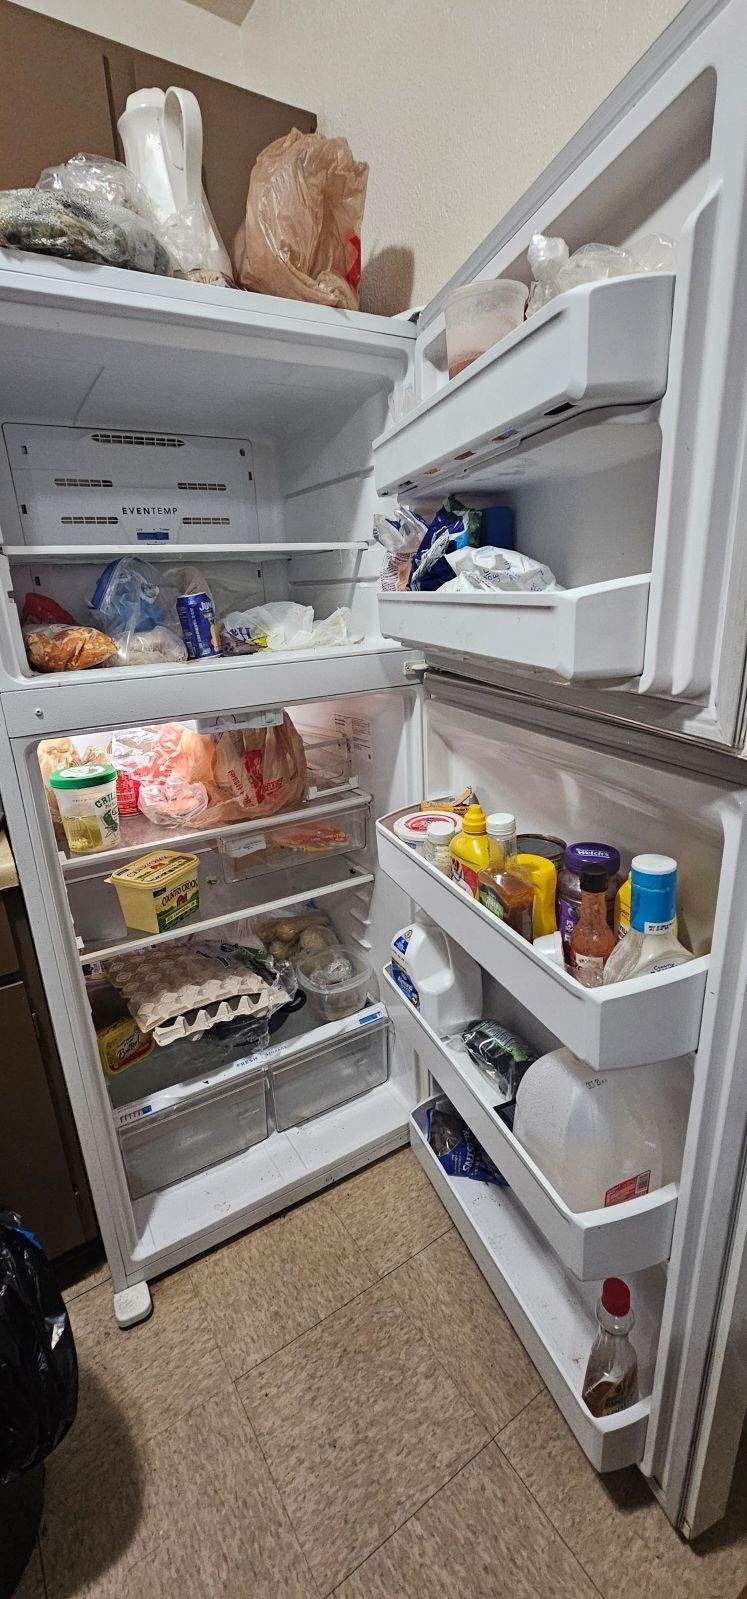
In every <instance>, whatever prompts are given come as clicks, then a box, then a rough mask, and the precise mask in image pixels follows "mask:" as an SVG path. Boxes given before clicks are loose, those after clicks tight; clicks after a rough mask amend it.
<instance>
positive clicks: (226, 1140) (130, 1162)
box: [117, 1071, 268, 1199]
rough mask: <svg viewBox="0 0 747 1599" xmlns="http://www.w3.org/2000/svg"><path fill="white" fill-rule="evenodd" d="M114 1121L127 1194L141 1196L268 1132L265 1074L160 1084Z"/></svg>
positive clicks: (244, 1147) (213, 1162)
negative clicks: (176, 1085)
mask: <svg viewBox="0 0 747 1599" xmlns="http://www.w3.org/2000/svg"><path fill="white" fill-rule="evenodd" d="M117 1120H118V1135H119V1143H120V1148H121V1150H122V1157H123V1160H124V1164H125V1171H126V1173H127V1184H128V1187H129V1190H130V1195H131V1197H132V1198H133V1199H142V1198H143V1197H144V1196H145V1195H146V1194H152V1193H156V1192H158V1191H159V1190H160V1189H163V1188H169V1187H171V1185H172V1184H173V1183H179V1182H181V1181H182V1180H183V1179H184V1178H185V1177H191V1176H192V1174H193V1173H194V1172H199V1171H205V1170H206V1169H207V1168H209V1167H210V1166H215V1165H217V1164H218V1162H219V1161H223V1160H228V1159H230V1157H231V1156H232V1155H238V1154H240V1153H241V1152H243V1151H244V1150H247V1149H251V1148H252V1147H253V1146H254V1145H255V1144H259V1143H261V1142H262V1140H263V1139H265V1138H266V1137H267V1131H268V1128H267V1102H266V1088H265V1079H264V1075H263V1073H262V1072H259V1073H257V1072H256V1071H253V1074H252V1075H250V1076H248V1077H243V1076H240V1077H239V1079H238V1081H235V1080H233V1079H231V1078H229V1080H228V1081H227V1082H225V1083H223V1084H218V1085H215V1086H212V1087H208V1088H205V1087H204V1086H203V1087H199V1086H198V1087H196V1088H189V1087H186V1086H185V1085H182V1086H181V1088H175V1089H164V1090H162V1091H161V1093H159V1094H155V1095H153V1098H152V1100H151V1101H150V1102H149V1103H146V1104H140V1105H139V1106H137V1107H135V1108H133V1109H129V1110H128V1109H124V1110H122V1111H121V1112H120V1113H119V1116H118V1118H117Z"/></svg>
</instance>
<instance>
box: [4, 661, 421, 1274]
mask: <svg viewBox="0 0 747 1599" xmlns="http://www.w3.org/2000/svg"><path fill="white" fill-rule="evenodd" d="M287 710H288V713H289V715H290V716H291V719H292V720H293V722H294V724H295V725H296V726H297V728H298V729H299V730H300V731H301V732H302V736H303V738H304V743H305V748H306V750H307V761H308V768H309V775H310V783H309V790H310V796H311V797H309V798H308V799H307V800H306V801H305V802H304V803H303V804H302V805H300V806H296V808H295V809H294V810H292V811H286V813H285V814H283V813H280V814H279V815H278V816H277V817H270V818H267V819H266V820H260V821H259V822H256V821H254V822H237V823H234V824H226V825H222V826H219V827H218V828H217V829H214V830H212V831H211V828H210V826H209V825H207V826H204V825H200V826H197V827H196V828H195V829H194V830H193V832H192V833H190V832H189V831H188V830H185V829H184V827H180V828H177V829H174V828H159V827H158V826H156V825H154V824H151V823H149V822H147V821H146V819H145V818H144V817H142V816H137V817H136V816H133V817H129V816H125V817H123V818H122V834H121V842H120V845H119V846H118V847H117V848H116V849H115V851H111V850H109V851H106V850H105V851H100V852H99V853H92V854H89V855H80V856H70V853H69V850H68V849H67V848H66V846H65V843H64V839H63V837H62V835H61V833H60V831H59V828H58V832H57V835H55V832H54V828H53V823H52V819H51V815H50V811H49V806H48V803H47V795H46V792H45V788H44V782H43V778H42V771H41V768H40V764H39V755H38V740H34V741H31V740H29V741H27V743H26V744H25V745H24V748H23V751H22V752H21V753H19V761H20V764H21V766H22V768H23V775H22V782H23V784H24V787H26V786H27V792H28V796H29V801H30V803H31V804H33V806H34V807H35V809H36V815H37V820H38V825H39V829H40V833H41V835H42V837H43V840H44V843H43V853H44V864H45V887H46V890H47V894H48V896H49V897H50V898H51V900H52V902H53V904H54V909H55V912H56V914H57V917H58V918H59V922H58V926H59V943H58V944H57V951H58V958H59V959H62V960H63V961H64V962H65V963H66V969H65V973H64V981H65V983H66V984H67V985H68V988H69V991H70V992H69V1001H68V1002H69V1004H70V1006H71V1009H72V1011H73V1021H74V1028H75V1035H76V1039H77V1056H78V1059H77V1060H76V1061H75V1062H74V1063H72V1064H71V1063H69V1064H68V1069H69V1070H74V1071H79V1072H80V1073H81V1074H82V1077H83V1083H84V1090H85V1097H86V1102H87V1104H88V1108H89V1113H90V1115H91V1118H92V1121H93V1123H94V1125H95V1127H96V1134H97V1141H98V1143H99V1146H100V1148H101V1149H102V1152H103V1158H104V1161H105V1164H106V1165H107V1167H108V1169H109V1172H110V1177H109V1181H110V1184H111V1186H112V1188H113V1189H116V1190H117V1191H118V1194H119V1204H118V1212H119V1228H120V1231H121V1241H122V1243H123V1246H124V1254H125V1257H126V1258H127V1259H128V1261H129V1273H130V1275H131V1277H132V1279H134V1280H140V1281H142V1279H143V1278H147V1277H148V1276H152V1275H154V1274H155V1273H156V1272H157V1271H160V1270H163V1269H164V1268H165V1266H166V1265H167V1264H169V1263H173V1262H174V1261H175V1260H178V1259H184V1258H187V1257H188V1256H189V1255H190V1254H193V1253H195V1252H196V1251H197V1250H199V1249H202V1248H205V1247H207V1246H208V1245H209V1244H210V1243H212V1242H215V1241H217V1240H218V1239H219V1238H221V1237H225V1236H229V1235H230V1234H231V1233H232V1232H234V1231H236V1230H237V1229H238V1228H240V1227H243V1226H246V1225H249V1224H250V1223H251V1222H252V1221H255V1220H258V1219H261V1217H262V1216H265V1215H268V1214H271V1213H272V1211H273V1210H276V1209H278V1208H280V1207H281V1206H282V1205H285V1204H288V1203H292V1202H293V1201H294V1200H295V1199H296V1198H300V1197H303V1196H304V1194H306V1193H309V1192H312V1191H313V1190H314V1188H316V1187H319V1186H320V1185H322V1184H323V1183H325V1182H328V1181H331V1180H334V1178H335V1177H337V1176H340V1175H344V1174H345V1173H346V1172H348V1171H351V1170H354V1169H355V1168H356V1166H358V1165H360V1164H362V1163H365V1162H366V1161H367V1160H370V1159H373V1158H376V1156H377V1155H378V1154H382V1153H385V1152H386V1151H387V1150H389V1149H392V1148H396V1147H397V1146H398V1145H399V1144H401V1143H403V1142H405V1141H406V1136H407V1123H408V1116H409V1112H410V1109H411V1108H412V1105H413V1104H414V1103H415V1101H416V1099H417V1097H418V1094H417V1088H416V1076H417V1063H416V1062H415V1060H414V1058H413V1055H412V1052H411V1051H410V1050H409V1049H408V1048H407V1046H406V1045H405V1046H400V1044H399V1043H398V1041H397V1040H396V1038H395V1036H394V1033H393V1030H392V1028H391V1026H390V1025H389V1024H388V1021H387V1013H386V1007H385V1005H384V1003H383V1002H382V1001H381V1000H380V999H379V988H380V985H379V974H380V972H381V970H382V968H383V965H384V963H385V960H386V958H387V955H388V949H389V942H390V939H391V934H392V929H393V928H395V927H397V926H399V925H401V924H402V923H403V922H404V921H405V920H406V918H407V914H408V902H407V901H406V899H405V897H404V895H403V894H402V892H401V891H400V890H399V889H398V888H397V886H396V885H394V884H392V883H391V882H390V881H389V879H387V878H386V877H385V876H383V875H381V874H377V873H376V870H375V866H376V848H375V835H374V830H373V819H374V818H375V817H376V815H378V814H379V813H381V812H383V811H385V810H386V809H388V808H390V806H391V802H392V800H395V801H397V802H400V801H402V800H404V797H405V795H406V794H408V793H410V792H412V789H413V787H420V786H421V782H422V772H421V766H420V738H419V717H418V708H417V702H416V695H415V691H414V690H410V691H409V692H402V691H396V692H394V691H392V692H386V691H383V692H379V693H376V694H370V695H367V696H346V697H344V698H341V699H339V700H336V701H335V700H332V701H324V702H314V701H307V702H304V703H303V704H302V705H298V706H293V705H290V706H288V707H287ZM246 719H247V721H248V722H249V723H250V724H251V722H252V721H256V713H253V712H252V711H251V710H249V711H247V713H246ZM187 725H191V726H192V727H193V728H196V727H197V725H198V724H197V723H196V722H195V721H194V719H193V721H192V723H191V724H189V723H188V724H187ZM207 726H209V719H204V718H203V719H202V720H201V721H200V723H199V727H200V730H202V731H206V728H207ZM116 731H117V730H116V729H110V728H108V729H87V730H86V731H85V732H81V731H80V730H78V731H77V732H75V733H74V734H73V735H72V738H73V741H74V748H75V749H76V751H77V752H79V753H80V754H81V755H84V754H85V753H87V752H88V753H91V752H92V751H95V752H96V753H99V754H100V755H102V756H105V755H106V754H107V751H108V750H110V748H111V737H112V733H113V732H114V733H115V732H116ZM217 736H219V734H218V735H217ZM289 817H290V818H291V823H292V825H293V829H294V830H293V833H292V842H293V847H292V848H291V849H290V850H289V851H288V852H287V859H288V861H289V862H290V864H286V862H285V860H284V859H283V857H284V855H285V854H286V851H285V850H284V849H283V848H281V847H280V845H279V844H273V832H275V833H278V832H280V833H282V830H283V826H284V825H285V828H286V831H287V829H288V826H289V825H291V824H289V822H288V818H289ZM197 820H198V822H199V821H200V819H199V818H198V819H197ZM319 825H323V826H324V827H325V828H327V827H330V826H331V827H332V829H333V832H334V835H335V841H334V844H333V846H332V848H330V849H329V851H326V852H318V851H316V850H315V851H314V853H313V854H309V853H306V852H305V850H304V847H303V829H304V828H309V827H312V828H313V827H316V826H319ZM299 829H300V836H301V844H300V845H299V843H298V838H299ZM216 832H217V834H218V835H219V836H218V838H216V836H215V833H216ZM242 839H243V840H244V841H247V840H249V841H252V843H253V844H254V845H255V846H256V848H253V849H251V850H250V851H249V853H248V855H247V858H246V860H245V861H243V860H242V863H241V865H240V870H239V872H238V873H236V871H235V865H236V863H235V858H233V857H224V856H222V855H221V854H220V853H219V851H218V849H217V848H216V846H217V845H220V844H222V845H225V844H227V843H228V844H231V845H235V844H236V843H238V842H240V841H241V840H242ZM148 848H150V849H153V848H160V849H164V848H165V849H168V848H175V849H177V850H185V851H190V852H191V851H193V852H194V853H195V854H196V855H197V856H198V860H199V863H200V864H199V880H200V907H199V909H198V910H197V911H196V912H195V913H193V914H192V916H191V917H190V918H189V919H188V920H187V921H186V922H184V923H181V924H179V925H177V926H175V927H173V928H171V929H169V930H168V931H167V932H161V933H152V934H146V933H143V932H140V933H137V932H135V933H133V932H131V931H128V929H127V927H126V925H125V922H124V919H123V917H122V914H121V912H120V910H119V906H118V901H117V897H116V893H115V889H114V887H113V886H112V885H111V884H110V883H109V882H108V881H107V879H108V877H109V875H110V873H111V871H112V869H113V868H115V867H117V866H121V865H122V864H123V863H124V862H126V861H127V860H131V859H133V858H137V856H138V855H139V854H141V853H142V852H143V850H144V849H148ZM267 855H269V856H270V857H271V858H270V859H269V860H266V859H261V857H263V856H267ZM224 868H227V874H224ZM309 911H310V914H311V915H312V916H316V918H317V919H316V920H315V921H314V923H313V926H314V927H315V928H316V927H317V926H318V925H319V922H320V920H322V919H323V920H324V921H326V920H327V919H328V920H329V923H330V924H331V929H332V932H331V934H330V937H331V938H332V939H333V941H337V942H339V943H340V944H342V945H343V946H344V947H345V948H347V949H349V950H350V951H352V952H353V954H354V955H357V956H358V957H359V959H360V960H362V961H363V962H365V964H366V966H367V967H369V968H370V971H371V982H370V983H367V982H366V981H365V980H364V982H363V986H362V988H360V990H358V989H356V990H355V991H354V1003H353V1013H352V1014H351V1015H348V1014H343V1015H339V1016H338V1014H337V1012H336V1011H334V1010H333V1011H330V1012H328V1011H326V1010H325V1009H324V1008H322V1009H321V1010H317V1009H315V1007H314V1005H313V1003H312V1000H311V999H309V1000H308V1001H307V1003H306V1005H305V1006H304V1008H303V1009H302V1010H300V1011H297V1012H292V1013H290V1014H289V1015H287V1017H286V1019H285V1020H284V1022H283V1025H282V1026H281V1027H280V1028H279V1030H278V1031H277V1032H273V1033H272V1035H271V1037H270V1038H269V1039H265V1040H264V1041H263V1045H262V1054H261V1055H258V1056H257V1059H256V1060H253V1059H252V1054H253V1052H254V1050H255V1049H256V1044H255V1043H254V1042H253V1040H252V1039H251V1038H249V1037H248V1034H245V1033H244V1032H243V1031H242V1027H243V1025H244V1021H245V1019H244V1018H242V1020H241V1022H240V1023H239V1022H238V1019H237V1020H236V1022H235V1023H234V1024H233V1025H228V1026H222V1027H220V1028H219V1029H218V1033H220V1034H222V1035H224V1036H223V1038H219V1036H218V1033H215V1034H214V1033H213V1030H211V1029H209V1030H207V1031H205V1032H204V1033H202V1036H201V1037H196V1036H192V1035H189V1036H185V1037H182V1038H177V1039H175V1040H174V1041H172V1042H169V1043H166V1044H165V1045H163V1046H158V1045H156V1046H154V1047H153V1048H152V1049H151V1050H150V1051H149V1052H148V1053H147V1054H145V1055H144V1056H143V1057H142V1058H141V1059H138V1060H137V1061H136V1062H135V1063H134V1064H132V1065H131V1066H128V1067H126V1068H125V1069H124V1070H122V1071H120V1072H117V1073H116V1074H115V1075H107V1074H105V1073H104V1071H103V1069H102V1065H101V1063H100V1059H99V1050H98V1046H97V1038H96V1026H97V1025H98V1027H99V1030H102V1029H103V1028H105V1027H107V1026H110V1025H111V1024H112V1022H113V1021H116V1020H117V1019H119V1018H120V1017H121V1016H122V1015H123V1014H126V1006H124V1005H123V1004H122V1003H121V999H120V998H119V996H118V995H117V994H116V992H115V990H114V989H113V988H112V986H111V985H110V984H109V983H108V982H107V981H106V978H105V974H104V973H103V972H102V963H103V967H104V968H105V967H106V965H107V962H108V961H109V960H110V959H111V957H112V955H113V954H114V955H116V954H121V953H122V952H123V951H124V952H132V951H133V946H134V951H135V952H137V951H140V952H141V954H142V956H143V959H144V963H145V967H148V965H149V964H150V966H151V967H152V965H153V960H154V957H155V955H156V954H158V953H159V952H160V953H161V954H163V951H164V948H165V949H166V951H168V950H173V951H174V954H175V955H178V954H179V952H180V949H181V950H183V949H184V948H185V945H184V940H185V938H187V937H188V936H190V935H192V936H193V937H194V938H195V939H196V940H197V941H198V942H199V940H200V936H201V935H202V938H203V941H204V939H205V937H206V935H207V933H208V932H209V931H210V930H211V929H212V931H213V934H214V936H217V938H218V939H219V940H220V941H224V942H225V943H231V942H232V941H233V936H234V933H235V934H236V937H237V939H238V941H239V942H241V938H242V929H241V925H240V924H241V922H242V920H243V919H244V918H246V917H247V916H249V917H256V919H257V921H258V922H259V923H260V924H261V918H262V917H263V916H265V915H268V916H273V915H274V916H275V919H277V918H279V919H280V926H279V927H274V928H271V929H270V933H272V934H273V936H274V935H275V933H280V932H283V930H284V924H287V923H288V921H289V919H293V918H294V917H298V916H299V915H302V914H306V915H308V914H309ZM53 916H54V913H53ZM53 916H52V917H51V918H50V927H51V925H52V921H53ZM285 932H286V935H287V927H285ZM270 933H267V934H266V942H267V940H268V939H269V937H270ZM37 936H38V934H37ZM52 936H53V937H54V934H53V935H52ZM267 947H268V948H271V945H270V943H269V942H267ZM271 952H272V950H271ZM44 953H45V956H46V958H49V956H50V953H51V952H50V950H49V949H47V950H46V951H45V952H44ZM297 953H298V950H297V949H296V948H295V947H294V949H293V950H292V951H291V952H290V953H289V954H288V959H289V960H293V959H294V958H295V955H296V954H297ZM166 958H167V959H168V955H167V957H166ZM86 979H87V980H88V989H87V986H86ZM192 1000H193V1004H192V1008H191V1009H190V1011H189V1021H190V1024H194V1025H195V1027H196V1031H197V1032H199V1030H200V1029H199V1026H198V1022H199V1015H198V1012H199V1007H200V1003H206V1001H205V1000H204V998H203V1000H202V1001H201V1000H200V999H199V997H198V998H195V996H194V993H193V994H192ZM342 1009H343V1011H344V1010H345V1009H346V1007H345V1006H343V1007H342ZM221 1015H222V1013H221ZM203 1019H204V1017H203ZM250 1019H251V1018H250ZM247 1039H248V1041H247ZM157 1113H158V1114H157ZM123 1156H124V1161H123V1158H122V1157H123Z"/></svg>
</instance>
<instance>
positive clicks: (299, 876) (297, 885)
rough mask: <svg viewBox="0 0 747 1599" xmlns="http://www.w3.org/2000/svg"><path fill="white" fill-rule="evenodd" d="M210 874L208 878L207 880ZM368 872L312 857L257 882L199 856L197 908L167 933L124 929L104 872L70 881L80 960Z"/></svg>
mask: <svg viewBox="0 0 747 1599" xmlns="http://www.w3.org/2000/svg"><path fill="white" fill-rule="evenodd" d="M208 879H210V881H208ZM373 880H374V879H373V873H372V872H361V871H359V870H358V869H357V867H355V866H353V865H351V863H350V862H348V861H347V860H345V859H344V857H343V858H341V859H337V860H329V861H327V860H325V861H317V862H311V863H309V865H308V866H304V867H303V868H301V869H299V868H296V869H295V870H294V871H279V872H272V873H269V872H268V874H267V876H266V877H263V878H262V879H261V882H258V883H257V884H252V883H251V882H239V883H225V882H223V881H222V876H221V872H220V863H219V861H218V857H217V854H215V853H214V852H211V851H208V853H207V854H206V855H204V856H201V857H200V908H199V910H198V911H197V912H196V913H195V914H194V915H193V916H189V917H187V919H186V920H185V921H183V922H179V923H178V925H177V926H176V927H171V928H169V930H168V932H165V933H141V932H128V931H127V929H126V927H125V923H124V919H123V917H122V913H121V911H120V909H119V901H118V899H117V895H116V892H115V890H114V888H113V887H112V886H111V885H110V884H109V883H108V882H107V881H106V878H104V877H95V878H92V879H91V880H90V881H87V882H85V883H75V882H73V883H71V884H70V908H71V911H72V916H73V923H74V926H75V931H76V934H77V938H78V953H79V955H80V959H81V961H83V962H86V963H87V962H89V961H97V960H108V959H109V958H110V957H111V956H112V955H123V954H126V953H127V952H128V951H130V950H134V949H146V948H147V947H148V946H149V945H150V944H163V943H165V942H167V941H173V940H174V939H178V938H187V937H188V936H189V934H190V933H197V932H200V931H202V930H204V929H205V928H208V927H222V926H227V925H228V924H229V923H230V922H235V921H238V920H239V919H240V918H241V917H242V916H256V915H260V914H262V915H264V914H267V913H269V912H271V911H281V910H285V909H286V907H288V906H291V905H303V904H305V903H306V901H307V900H313V901H314V902H316V901H317V900H321V899H328V898H330V897H331V896H332V895H334V894H340V893H345V892H346V891H347V890H349V889H361V888H365V887H367V885H368V884H369V883H372V882H373Z"/></svg>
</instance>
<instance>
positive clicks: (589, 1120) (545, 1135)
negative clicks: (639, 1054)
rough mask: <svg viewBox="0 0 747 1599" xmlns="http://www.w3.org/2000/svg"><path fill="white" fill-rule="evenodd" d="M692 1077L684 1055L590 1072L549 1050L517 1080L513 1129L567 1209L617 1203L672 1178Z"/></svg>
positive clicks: (571, 1057)
mask: <svg viewBox="0 0 747 1599" xmlns="http://www.w3.org/2000/svg"><path fill="white" fill-rule="evenodd" d="M691 1082H692V1079H691V1077H690V1073H689V1070H688V1068H687V1065H686V1064H685V1063H684V1062H682V1061H664V1062H662V1063H661V1065H660V1066H625V1067H622V1068H616V1069H615V1070H614V1071H607V1072H605V1071H599V1072H595V1071H594V1069H593V1067H591V1066H587V1065H586V1064H585V1063H584V1062H583V1061H580V1060H578V1059H577V1057H576V1056H575V1055H573V1054H572V1053H571V1051H570V1050H569V1049H556V1050H552V1051H551V1053H550V1054H549V1055H543V1056H542V1057H541V1059H540V1060H538V1061H535V1062H534V1065H533V1066H530V1067H529V1069H528V1071H527V1072H526V1073H525V1075H524V1077H523V1078H522V1081H521V1082H520V1084H519V1087H518V1089H517V1091H516V1114H515V1117H514V1129H513V1130H514V1134H515V1137H516V1138H517V1139H518V1140H519V1143H520V1144H522V1145H523V1147H524V1149H526V1151H527V1154H529V1155H531V1157H532V1160H533V1161H535V1163H536V1165H537V1166H539V1169H540V1171H541V1172H542V1173H543V1174H544V1176H545V1177H546V1178H547V1179H548V1181H549V1182H550V1183H551V1184H552V1186H553V1188H554V1189H555V1190H556V1192H557V1193H558V1194H559V1195H560V1197H561V1199H564V1200H565V1203H566V1204H567V1205H568V1207H569V1209H570V1210H572V1211H583V1210H598V1209H601V1208H602V1207H604V1206H605V1205H614V1204H619V1203H621V1202H623V1201H624V1200H627V1199H635V1198H636V1197H639V1196H640V1195H641V1194H645V1193H653V1191H654V1189H656V1188H660V1187H661V1186H662V1184H663V1183H666V1182H672V1181H676V1179H677V1178H678V1176H679V1168H680V1165H681V1162H682V1148H683V1144H684V1134H685V1127H686V1123H687V1106H688V1101H689V1090H690V1087H691Z"/></svg>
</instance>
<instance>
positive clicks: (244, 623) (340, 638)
mask: <svg viewBox="0 0 747 1599" xmlns="http://www.w3.org/2000/svg"><path fill="white" fill-rule="evenodd" d="M362 637H363V634H362V633H361V632H360V630H359V629H357V628H355V627H354V626H353V623H352V620H351V614H350V611H349V610H348V608H347V606H341V607H340V608H339V609H338V610H336V611H333V612H332V614H331V615H330V616H327V617H325V618H323V619H320V620H319V621H317V622H315V620H314V611H313V607H312V606H311V605H297V604H295V602H294V601H292V600H271V601H270V602H269V603H268V604H267V605H254V606H252V607H251V608H250V609H249V610H247V611H230V612H229V613H228V615H227V616H224V617H223V618H222V620H221V638H222V639H224V640H225V641H229V640H230V641H232V642H231V643H229V642H225V643H224V648H226V649H230V651H231V653H241V652H242V651H244V650H248V649H251V648H255V649H266V650H311V649H323V648H329V647H330V646H334V645H338V646H339V645H342V644H357V643H359V642H360V640H361V639H362Z"/></svg>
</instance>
